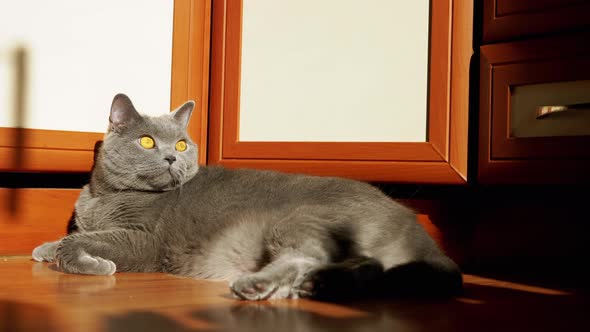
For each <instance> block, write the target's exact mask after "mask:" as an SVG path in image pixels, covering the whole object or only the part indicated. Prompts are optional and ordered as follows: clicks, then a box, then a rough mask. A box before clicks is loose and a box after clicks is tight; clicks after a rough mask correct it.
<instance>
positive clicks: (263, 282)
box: [229, 274, 277, 301]
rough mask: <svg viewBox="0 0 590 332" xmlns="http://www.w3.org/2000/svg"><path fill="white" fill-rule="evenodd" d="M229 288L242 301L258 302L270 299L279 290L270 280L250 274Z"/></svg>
mask: <svg viewBox="0 0 590 332" xmlns="http://www.w3.org/2000/svg"><path fill="white" fill-rule="evenodd" d="M229 288H230V290H231V291H232V293H233V294H234V295H235V296H237V297H238V298H240V299H242V300H250V301H257V300H266V299H269V298H270V297H271V296H272V295H273V294H274V292H275V291H276V290H277V285H276V283H274V282H272V281H271V280H269V279H266V278H262V277H259V276H256V275H255V274H250V275H245V276H242V277H240V278H239V279H238V280H236V281H234V282H233V283H231V284H230V286H229Z"/></svg>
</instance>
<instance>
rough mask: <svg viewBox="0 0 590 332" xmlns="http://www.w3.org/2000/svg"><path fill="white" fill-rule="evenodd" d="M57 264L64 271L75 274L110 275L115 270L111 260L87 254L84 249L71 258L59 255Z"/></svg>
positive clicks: (115, 267)
mask: <svg viewBox="0 0 590 332" xmlns="http://www.w3.org/2000/svg"><path fill="white" fill-rule="evenodd" d="M57 265H58V267H59V268H60V269H61V270H62V271H64V272H67V273H75V274H92V275H112V274H114V273H115V272H116V271H117V266H116V265H115V263H114V262H113V261H111V260H108V259H104V258H102V257H98V256H92V255H89V254H88V253H86V252H84V251H80V252H79V254H78V255H75V256H74V257H71V258H68V257H67V256H59V257H58V258H57Z"/></svg>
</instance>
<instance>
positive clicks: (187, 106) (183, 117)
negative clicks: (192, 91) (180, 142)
mask: <svg viewBox="0 0 590 332" xmlns="http://www.w3.org/2000/svg"><path fill="white" fill-rule="evenodd" d="M194 108H195V102H194V101H192V100H189V101H187V102H186V103H184V104H182V106H180V107H179V108H177V109H175V110H174V111H172V113H170V114H171V115H172V117H173V118H174V120H176V121H178V122H180V123H181V124H182V125H183V126H184V127H185V128H186V127H187V126H188V120H189V119H190V118H191V114H192V113H193V109H194Z"/></svg>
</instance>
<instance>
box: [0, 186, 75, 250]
mask: <svg viewBox="0 0 590 332" xmlns="http://www.w3.org/2000/svg"><path fill="white" fill-rule="evenodd" d="M79 193H80V190H79V189H5V188H0V256H8V255H23V254H24V255H30V254H31V252H32V250H33V249H34V248H35V247H36V246H38V245H40V244H42V243H43V242H49V241H55V240H58V239H59V238H61V237H62V236H64V235H66V228H67V224H68V220H69V219H70V216H71V214H72V211H73V209H74V203H75V202H76V199H78V195H79Z"/></svg>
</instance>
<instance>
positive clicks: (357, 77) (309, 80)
mask: <svg viewBox="0 0 590 332" xmlns="http://www.w3.org/2000/svg"><path fill="white" fill-rule="evenodd" d="M243 10H244V11H243V35H242V77H241V97H240V105H241V107H240V140H242V141H383V142H388V141H396V142H423V141H425V140H426V116H427V110H426V105H427V103H426V102H427V69H428V68H427V66H428V25H429V21H428V20H429V1H427V0H419V1H403V0H366V1H358V0H247V1H244V7H243Z"/></svg>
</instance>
